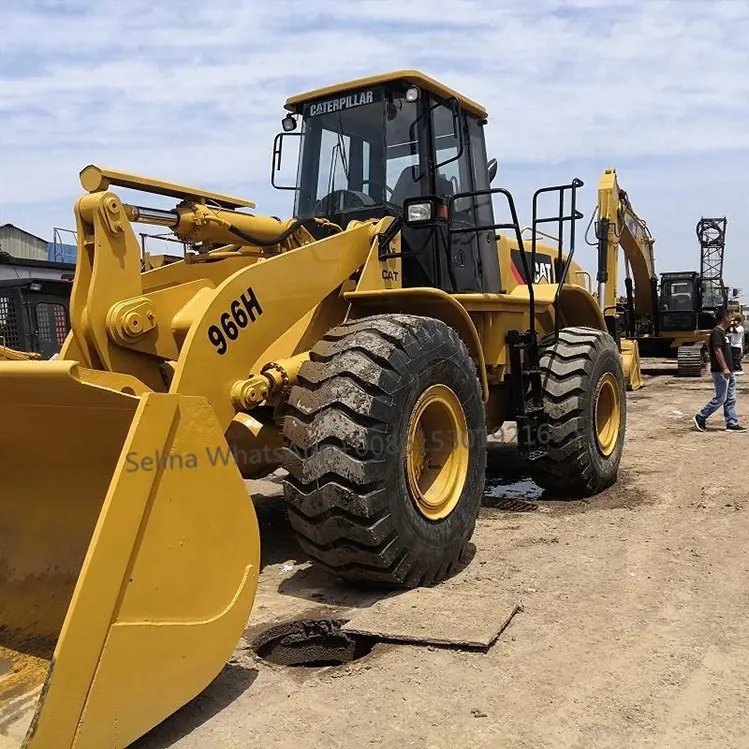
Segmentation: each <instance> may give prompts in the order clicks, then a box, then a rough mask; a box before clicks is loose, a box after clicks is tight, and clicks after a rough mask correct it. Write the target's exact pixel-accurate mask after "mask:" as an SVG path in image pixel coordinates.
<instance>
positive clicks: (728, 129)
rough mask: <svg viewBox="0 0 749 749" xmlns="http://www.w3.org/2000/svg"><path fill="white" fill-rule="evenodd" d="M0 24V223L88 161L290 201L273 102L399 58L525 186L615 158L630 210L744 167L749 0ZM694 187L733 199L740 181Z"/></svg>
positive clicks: (139, 0)
mask: <svg viewBox="0 0 749 749" xmlns="http://www.w3.org/2000/svg"><path fill="white" fill-rule="evenodd" d="M2 26H3V41H2V47H1V48H0V220H3V221H15V222H18V220H17V219H16V218H14V217H16V216H18V215H21V216H23V217H28V219H29V220H31V221H32V222H33V224H34V225H33V227H32V228H35V229H36V230H37V231H39V232H42V233H47V234H48V233H50V231H51V226H52V225H53V224H62V225H70V223H71V208H72V202H73V200H74V198H75V196H76V195H77V194H78V192H79V186H78V183H77V173H78V170H79V169H80V168H82V167H83V166H84V165H85V164H87V163H90V162H98V163H102V164H106V165H111V166H115V167H117V168H121V169H124V170H127V171H133V172H144V173H147V174H152V175H154V176H159V177H162V178H165V179H171V180H174V181H183V182H187V183H196V184H200V185H204V186H206V187H211V188H214V189H223V190H226V191H229V192H235V193H236V192H244V193H247V194H248V196H249V197H251V198H253V199H254V200H256V201H257V202H258V204H259V206H260V207H261V208H263V209H266V210H268V211H269V212H275V213H280V212H283V211H285V212H288V211H289V210H290V205H289V200H288V195H287V194H285V193H280V194H279V193H277V192H275V191H273V190H272V188H271V187H270V186H269V185H268V171H269V164H270V146H271V143H272V139H273V136H274V134H275V132H276V131H277V130H278V120H279V119H280V116H281V115H282V107H283V102H284V100H285V98H286V97H287V96H289V95H291V94H292V93H297V92H299V91H304V90H307V89H310V88H314V87H317V86H320V85H325V84H328V83H331V82H336V81H338V80H344V79H348V78H355V77H358V76H362V75H368V74H371V73H373V72H381V71H384V70H390V69H397V68H400V67H408V68H410V67H418V68H421V69H423V70H424V71H425V72H427V73H429V74H431V75H433V76H434V77H437V78H439V79H441V80H443V81H444V82H445V83H446V84H448V85H450V86H452V87H453V88H456V89H458V90H460V91H462V92H464V93H465V94H466V95H468V96H470V97H471V98H473V99H476V100H477V101H480V102H481V103H483V104H484V105H485V106H486V107H487V109H488V110H489V113H490V120H489V127H488V129H487V137H488V146H489V152H490V154H491V155H492V156H495V157H497V158H498V159H499V160H500V163H501V165H502V171H501V174H510V175H517V179H518V183H517V184H518V185H519V187H520V189H521V190H525V188H526V184H525V183H524V182H523V179H522V175H523V174H533V175H534V177H535V176H537V177H538V178H539V179H540V180H541V182H544V181H551V180H544V178H543V175H544V174H545V173H554V174H556V173H559V172H560V171H561V170H562V169H563V170H564V171H566V173H568V174H569V175H570V176H571V175H572V174H573V173H575V172H578V171H580V170H582V171H587V170H590V168H591V166H590V165H592V164H595V165H598V166H599V165H600V164H603V166H608V165H615V166H617V167H619V168H620V172H621V171H622V170H621V166H620V165H623V164H626V165H627V167H628V169H629V170H630V171H629V175H631V178H630V179H629V180H627V179H626V176H624V177H623V181H624V182H625V184H628V185H629V184H630V183H631V182H632V181H636V179H637V178H636V175H638V174H640V173H645V172H647V173H648V179H649V180H651V181H650V182H648V183H647V186H648V191H647V194H648V195H651V196H652V197H651V198H649V199H648V203H647V204H646V206H644V207H640V208H639V210H640V211H641V212H642V213H644V214H647V213H648V211H651V212H655V211H657V210H661V209H664V210H666V211H670V212H671V213H673V212H674V210H677V209H678V205H679V204H680V203H681V202H683V198H682V197H681V196H680V195H679V190H678V187H679V186H678V184H676V183H675V179H678V177H677V175H680V176H681V178H682V181H683V176H684V175H685V174H691V172H690V169H689V166H688V165H689V164H690V163H693V164H695V165H703V167H702V168H707V167H705V166H704V165H705V164H707V163H710V158H712V159H713V162H712V163H716V160H717V161H720V162H721V163H725V164H727V165H728V166H731V165H733V163H734V162H735V161H736V160H742V159H743V162H744V164H747V163H749V158H747V155H748V154H749V128H747V126H746V123H747V122H749V78H748V77H747V76H746V75H745V71H746V70H747V69H749V46H747V45H746V43H745V40H746V39H747V38H749V3H746V2H744V0H715V1H713V2H707V1H706V0H699V1H691V0H637V1H634V0H623V1H622V2H619V1H618V0H567V1H566V2H561V1H556V0H534V2H532V3H530V2H523V0H512V1H511V0H409V2H404V1H403V0H398V1H395V0H358V2H349V1H348V0H321V1H320V2H315V3H310V2H307V1H306V0H277V2H274V3H266V2H262V1H261V0H250V1H248V0H245V1H244V2H238V1H237V0H214V1H213V2H210V1H209V0H203V1H202V2H195V1H194V0H164V2H161V3H152V2H150V0H149V1H148V2H146V1H144V0H130V1H129V2H127V3H122V2H119V1H117V0H99V2H97V3H90V2H85V3H84V2H76V1H75V0H64V1H63V0H60V1H59V2H51V1H47V2H39V1H36V2H34V1H31V0H5V3H4V4H3V10H2ZM648 164H651V165H653V167H652V168H649V167H648ZM659 164H660V165H663V168H664V169H666V171H663V170H662V169H660V168H659V167H658V166H657V165H659ZM596 168H597V167H596ZM729 171H730V174H731V175H732V177H737V178H738V179H741V178H742V174H741V171H740V170H737V169H729ZM596 179H597V176H596V173H595V172H591V179H590V180H589V182H588V186H587V187H586V190H587V191H588V192H589V193H590V195H589V198H590V196H592V198H591V199H594V192H590V190H591V188H592V187H593V185H594V184H595V181H596ZM706 180H707V181H709V183H710V185H711V188H710V189H711V191H717V194H720V195H724V196H725V201H726V203H728V202H731V204H732V205H733V204H734V202H735V201H734V197H735V196H734V193H735V191H736V190H737V189H738V184H737V185H735V186H734V185H729V184H728V183H726V182H725V180H723V181H721V179H720V177H719V176H718V177H716V176H715V175H714V174H712V173H710V174H709V178H708V177H706ZM689 183H690V185H693V186H694V189H695V190H696V191H697V192H698V193H699V191H700V184H701V183H700V180H699V179H696V180H694V179H692V180H690V181H689ZM527 187H528V188H529V189H530V185H527ZM650 188H652V189H650ZM630 193H631V195H632V197H633V200H637V195H636V194H634V193H633V191H632V189H631V187H630ZM656 196H660V197H658V198H657V199H656ZM665 196H668V199H667V200H666V199H665ZM42 209H44V211H50V213H45V212H43V211H42ZM35 211H36V212H35ZM648 215H649V214H648ZM745 215H746V211H745ZM676 220H677V219H676V218H675V217H674V216H671V217H670V219H669V221H664V227H666V228H665V229H664V230H665V231H666V232H671V231H672V230H671V229H669V228H668V227H669V226H676V223H675V222H676ZM694 220H696V219H694V217H693V216H691V215H689V216H684V217H683V221H684V222H686V223H687V224H689V225H690V231H691V229H692V227H693V223H694ZM655 221H656V223H657V218H656V219H655ZM740 221H741V219H739V220H738V221H737V222H735V223H736V224H737V225H738V227H740V226H741V223H740ZM731 226H732V225H731ZM746 228H749V227H746ZM673 231H675V230H673ZM661 244H663V245H667V244H668V242H662V243H661ZM666 251H668V250H666ZM742 272H743V273H744V274H745V277H746V279H747V281H746V282H745V284H746V286H747V287H748V288H749V268H746V269H745V270H743V271H742Z"/></svg>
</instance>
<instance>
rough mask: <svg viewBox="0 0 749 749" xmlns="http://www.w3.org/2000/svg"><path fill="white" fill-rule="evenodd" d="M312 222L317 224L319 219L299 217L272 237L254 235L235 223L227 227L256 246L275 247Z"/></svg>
mask: <svg viewBox="0 0 749 749" xmlns="http://www.w3.org/2000/svg"><path fill="white" fill-rule="evenodd" d="M310 224H313V225H316V224H317V221H316V220H315V219H314V218H298V219H296V220H295V221H294V223H292V224H291V226H289V227H288V228H287V229H286V230H285V231H283V232H281V233H280V234H278V235H277V236H275V237H272V238H271V239H260V237H253V236H252V234H248V233H247V232H244V231H242V230H241V229H238V228H237V227H236V226H234V225H233V224H230V225H229V226H228V227H227V228H228V230H229V231H230V232H231V233H232V234H234V236H236V237H239V238H240V239H241V240H243V241H244V242H247V244H251V245H255V246H256V247H274V246H275V245H277V244H281V242H283V241H284V240H285V239H288V238H289V237H290V236H291V235H292V234H293V233H294V232H295V231H297V229H300V228H302V227H304V226H308V225H310Z"/></svg>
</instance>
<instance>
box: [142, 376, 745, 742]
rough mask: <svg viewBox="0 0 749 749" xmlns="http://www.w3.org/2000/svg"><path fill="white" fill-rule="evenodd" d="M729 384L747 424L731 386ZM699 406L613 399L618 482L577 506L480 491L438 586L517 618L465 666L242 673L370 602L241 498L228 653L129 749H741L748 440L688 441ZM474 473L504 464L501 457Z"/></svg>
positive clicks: (683, 400)
mask: <svg viewBox="0 0 749 749" xmlns="http://www.w3.org/2000/svg"><path fill="white" fill-rule="evenodd" d="M739 383H740V384H739V404H738V410H739V415H740V416H742V417H743V420H744V421H745V422H747V423H749V376H747V378H746V382H742V381H741V380H740V381H739ZM710 389H711V385H710V382H709V380H707V379H704V380H701V381H691V380H690V381H684V380H677V379H675V378H673V377H670V376H660V377H652V378H647V379H646V387H645V388H643V389H642V390H640V391H638V392H636V393H631V394H629V420H628V432H627V444H626V448H625V454H624V459H623V464H622V469H621V473H620V480H619V482H618V484H617V485H616V486H615V487H613V488H612V489H610V490H608V491H606V492H605V493H603V494H602V495H600V496H599V497H597V498H595V499H594V500H591V501H585V502H579V501H574V502H562V501H547V500H545V499H544V497H543V496H542V495H541V493H540V492H539V490H538V489H537V488H536V487H535V485H533V484H531V483H529V482H523V481H520V482H519V483H515V484H511V485H495V486H491V487H489V488H488V490H487V495H486V501H485V506H484V508H483V509H482V511H481V515H480V518H479V522H478V526H477V529H476V533H475V536H474V538H473V543H474V545H475V548H471V549H470V550H469V553H468V554H467V557H466V565H465V566H464V568H463V569H462V571H461V572H460V573H459V574H457V575H456V576H455V577H454V578H452V579H451V580H449V581H447V582H446V583H444V584H443V585H444V586H445V587H446V588H447V590H448V591H449V590H450V589H454V590H455V591H460V592H471V593H476V592H478V593H481V594H483V595H484V596H488V597H495V598H496V600H497V610H498V612H505V611H506V610H507V607H508V605H511V604H514V603H519V604H521V605H522V609H523V610H522V611H521V612H520V613H518V614H516V615H515V617H514V618H513V619H512V622H511V623H510V625H509V626H508V627H507V629H505V631H504V632H503V633H502V634H501V635H500V637H499V639H498V640H497V642H496V643H495V644H494V645H493V647H491V648H490V649H489V650H487V651H485V652H481V651H479V652H476V651H473V652H470V651H466V650H458V649H450V648H438V647H425V646H418V645H410V644H394V643H379V644H376V645H375V646H374V648H373V649H372V650H371V652H370V653H369V654H368V655H365V656H364V657H363V658H360V659H359V660H357V661H354V662H352V663H348V664H345V665H341V666H335V667H284V666H278V665H274V664H271V663H268V662H267V661H264V660H261V659H260V658H258V657H257V656H256V655H255V653H254V652H253V651H252V649H251V648H250V646H249V644H250V643H251V642H252V640H253V638H254V637H255V636H256V635H257V634H258V633H259V632H261V631H263V630H265V629H267V627H268V626H269V625H270V624H272V623H278V622H282V621H288V620H290V619H295V618H315V617H335V616H336V615H346V616H348V615H350V614H351V612H352V611H354V612H355V611H356V609H357V608H359V607H363V606H369V605H371V604H372V603H374V602H375V601H376V600H377V599H378V594H377V593H374V592H361V591H358V590H356V589H354V588H351V587H350V586H347V585H345V584H340V583H337V582H336V581H335V580H333V579H332V578H330V577H329V576H327V575H326V574H325V573H322V572H320V571H318V570H317V569H315V568H312V567H311V566H310V565H309V563H308V562H307V561H306V559H305V558H304V556H303V555H302V554H301V552H300V551H299V550H298V547H297V546H296V543H295V541H294V539H293V537H292V535H291V531H290V528H289V526H288V523H287V521H286V518H285V515H284V512H283V507H282V505H281V503H280V502H278V501H276V500H275V499H274V495H277V493H278V487H277V485H276V484H275V483H274V482H272V481H265V482H251V483H250V490H251V492H252V494H253V498H254V500H255V503H256V506H257V508H258V515H259V518H260V521H261V526H262V534H263V545H264V552H263V555H264V556H263V570H262V573H261V582H260V589H259V591H258V597H257V600H256V605H255V608H254V610H253V614H252V618H251V621H250V626H249V628H248V630H247V633H246V637H245V638H244V639H243V641H242V642H241V643H240V647H239V648H238V649H237V651H236V653H235V656H234V658H233V659H232V662H231V663H230V664H229V665H227V667H226V668H225V669H224V671H223V672H222V673H221V675H220V676H219V677H218V678H217V679H216V681H215V682H214V683H213V684H212V685H211V686H209V687H208V688H207V689H206V690H205V691H204V692H203V693H202V694H201V695H199V696H198V697H197V698H196V699H195V700H193V702H191V703H190V704H189V705H187V706H185V707H184V708H183V709H182V710H180V711H179V712H177V713H176V714H175V715H173V716H171V717H170V718H168V719H167V720H166V721H165V722H164V723H162V724H161V725H160V726H158V727H157V728H156V729H154V730H153V731H152V732H151V733H150V734H148V736H146V737H144V738H143V739H141V740H140V741H139V742H137V743H136V744H135V745H134V746H136V747H138V749H165V748H166V747H175V749H198V748H200V749H206V748H210V749H223V748H224V747H226V748H227V749H234V748H235V747H236V748H237V749H239V748H240V747H241V748H242V749H244V747H247V746H252V745H255V744H257V745H260V746H263V747H264V748H265V749H272V748H273V747H367V746H372V747H457V746H473V747H484V746H486V747H497V746H513V747H520V748H526V747H527V748H529V749H530V747H555V748H557V747H586V748H587V747H637V748H638V749H639V748H641V747H651V746H652V747H659V748H665V747H692V746H693V747H721V749H725V747H742V746H749V686H748V685H747V673H749V556H748V555H747V543H746V539H747V538H749V489H748V487H749V462H747V461H746V459H744V462H743V464H742V465H741V466H740V467H739V468H738V469H733V468H729V460H730V459H731V458H732V456H733V455H735V454H736V453H738V454H740V455H744V456H746V455H747V454H749V451H748V450H747V446H749V435H732V434H726V433H724V432H723V431H722V429H721V427H722V423H721V418H720V415H717V416H716V417H714V418H713V421H714V423H712V424H711V426H712V430H711V431H710V432H708V433H706V434H700V433H697V432H694V431H692V429H691V423H690V418H691V415H692V414H693V413H694V412H695V411H696V410H697V409H698V408H699V407H700V406H702V404H703V403H704V402H705V401H707V400H708V399H709V397H710ZM492 459H493V460H499V461H501V462H502V463H504V464H506V465H508V466H510V465H515V466H517V463H518V461H517V457H516V455H515V453H514V451H513V450H512V448H511V447H508V446H506V445H498V446H496V447H495V450H494V454H493V456H492ZM518 474H519V475H518V476H517V477H516V478H522V466H520V467H519V468H518ZM414 615H415V616H418V610H417V609H415V611H414ZM465 615H466V617H470V616H471V612H470V611H466V612H465Z"/></svg>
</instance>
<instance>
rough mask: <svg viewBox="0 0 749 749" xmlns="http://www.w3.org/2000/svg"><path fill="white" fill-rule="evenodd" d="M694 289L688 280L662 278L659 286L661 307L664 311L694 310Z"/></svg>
mask: <svg viewBox="0 0 749 749" xmlns="http://www.w3.org/2000/svg"><path fill="white" fill-rule="evenodd" d="M693 297H694V290H693V285H692V283H690V282H689V281H667V280H664V281H663V283H662V288H661V309H662V310H663V311H664V312H691V311H693V310H694V298H693Z"/></svg>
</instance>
